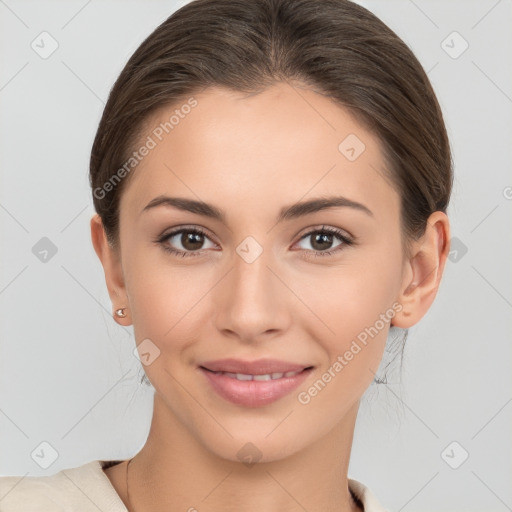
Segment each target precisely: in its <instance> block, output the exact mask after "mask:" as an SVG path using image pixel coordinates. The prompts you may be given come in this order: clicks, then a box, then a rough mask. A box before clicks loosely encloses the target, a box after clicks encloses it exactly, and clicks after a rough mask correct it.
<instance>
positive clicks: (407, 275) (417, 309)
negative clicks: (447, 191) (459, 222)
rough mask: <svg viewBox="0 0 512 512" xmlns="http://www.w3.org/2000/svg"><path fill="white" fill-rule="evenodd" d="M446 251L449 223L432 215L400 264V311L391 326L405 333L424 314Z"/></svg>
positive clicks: (439, 214) (443, 218)
mask: <svg viewBox="0 0 512 512" xmlns="http://www.w3.org/2000/svg"><path fill="white" fill-rule="evenodd" d="M449 251H450V223H449V220H448V217H447V216H446V214H445V213H443V212H441V211H436V212H434V213H432V214H431V215H430V217H429V219H428V221H427V228H426V230H425V233H424V235H423V236H422V237H421V239H420V240H417V241H415V242H414V243H413V248H412V251H411V255H410V256H409V259H408V260H407V261H406V262H405V263H404V265H405V266H404V272H403V276H404V277H403V280H402V285H401V289H400V294H399V296H398V298H397V301H398V302H399V303H400V304H401V305H402V310H401V311H399V312H397V313H396V315H395V316H394V318H393V321H392V325H393V326H396V327H402V328H404V329H407V328H409V327H412V326H413V325H415V324H416V323H417V322H419V320H420V319H421V318H422V317H423V316H424V315H425V314H426V312H427V311H428V309H429V308H430V306H431V304H432V302H433V301H434V299H435V297H436V295H437V290H438V288H439V284H440V282H441V277H442V275H443V271H444V267H445V264H446V259H447V258H448V253H449Z"/></svg>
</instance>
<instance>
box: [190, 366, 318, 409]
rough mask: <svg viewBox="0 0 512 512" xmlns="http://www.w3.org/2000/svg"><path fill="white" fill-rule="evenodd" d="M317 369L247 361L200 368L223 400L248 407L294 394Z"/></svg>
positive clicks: (266, 403)
mask: <svg viewBox="0 0 512 512" xmlns="http://www.w3.org/2000/svg"><path fill="white" fill-rule="evenodd" d="M313 369H314V366H311V365H309V366H307V365H300V364H291V363H287V362H283V361H277V360H270V359H265V360H259V361H253V362H244V361H240V360H233V359H229V360H228V359H224V360H220V361H213V362H208V363H204V364H203V365H201V366H199V370H200V372H201V373H202V374H203V375H204V376H205V377H206V380H207V382H208V383H209V384H210V386H211V388H212V389H213V390H214V391H215V392H216V393H217V394H218V395H219V396H220V397H221V398H223V399H225V400H227V401H229V402H231V403H233V404H236V405H241V406H244V407H258V406H263V405H268V404H271V403H273V402H275V401H277V400H279V399H280V398H283V397H284V396H286V395H288V394H289V393H291V392H292V391H293V390H294V389H295V388H297V387H298V386H299V385H300V384H301V383H302V382H304V380H305V379H306V378H307V377H308V376H309V374H310V373H311V372H312V371H313Z"/></svg>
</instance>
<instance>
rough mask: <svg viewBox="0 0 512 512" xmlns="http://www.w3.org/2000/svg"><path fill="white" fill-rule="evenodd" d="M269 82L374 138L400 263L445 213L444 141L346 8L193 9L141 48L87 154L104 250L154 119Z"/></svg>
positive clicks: (303, 4)
mask: <svg viewBox="0 0 512 512" xmlns="http://www.w3.org/2000/svg"><path fill="white" fill-rule="evenodd" d="M277 82H288V83H299V84H303V85H305V86H306V87H309V88H311V89H312V90H314V91H315V92H317V93H319V94H322V95H325V96H327V97H328V98H330V99H331V100H332V101H333V102H335V103H336V104H338V105H340V106H341V107H344V108H345V109H347V110H348V111H349V112H350V113H351V114H352V115H353V116H354V118H355V119H356V120H357V121H358V122H359V123H361V125H363V126H364V127H365V128H367V129H368V130H370V131H371V133H373V134H375V135H376V136H377V137H378V139H379V141H380V143H381V147H382V152H383V155H384V160H385V164H386V165H385V175H386V177H388V178H389V179H390V182H391V184H393V185H394V186H395V188H396V190H397V191H398V192H399V195H400V198H401V204H400V219H401V233H402V241H403V249H404V252H405V253H408V251H409V247H410V245H409V243H410V242H411V241H412V240H414V239H418V238H419V237H421V236H422V235H423V234H424V232H425V229H426V226H427V219H428V218H429V216H430V214H431V213H433V212H434V211H438V210H439V211H442V212H446V209H447V207H448V202H449V198H450V194H451V189H452V184H453V172H452V157H451V152H450V146H449V140H448V136H447V132H446V128H445V125H444V121H443V116H442V112H441V108H440V106H439V104H438V101H437V99H436V96H435V93H434V91H433V88H432V86H431V84H430V82H429V79H428V77H427V75H426V73H425V71H424V70H423V68H422V66H421V64H420V63H419V61H418V60H417V58H416V57H415V56H414V54H413V53H412V51H411V50H410V49H409V47H408V46H407V45H406V44H405V43H404V42H403V41H402V40H401V39H400V38H399V37H398V36H397V35H396V34H395V33H394V32H393V31H392V30H391V29H390V28H389V27H388V26H387V25H385V24H384V23H383V22H382V21H381V20H380V19H379V18H377V17H376V16H375V15H374V14H372V13H371V12H370V11H368V10H367V9H365V8H364V7H362V6H360V5H358V4H355V3H353V2H351V1H349V0H193V1H192V2H190V3H188V4H186V5H185V6H183V7H182V8H180V9H179V10H177V11H175V12H174V13H173V14H172V15H171V16H170V17H168V18H167V19H166V20H165V21H164V22H163V23H162V24H160V25H159V26H158V27H157V28H156V29H155V30H154V31H153V32H152V33H151V34H150V35H149V36H148V37H147V38H146V39H145V40H144V41H143V42H142V44H141V45H140V46H139V47H138V49H137V50H136V51H135V53H134V54H133V55H132V56H131V57H130V59H129V60H128V62H127V63H126V65H125V67H124V68H123V70H122V71H121V73H120V75H119V77H118V78H117V80H116V82H115V84H114V85H113V87H112V89H111V91H110V95H109V98H108V101H107V103H106V105H105V109H104V111H103V115H102V118H101V120H100V123H99V126H98V130H97V133H96V137H95V139H94V143H93V146H92V151H91V158H90V176H89V177H90V184H91V188H92V190H93V201H94V207H95V209H96V212H97V213H98V214H99V216H100V217H101V220H102V223H103V226H104V229H105V233H106V235H107V238H108V241H109V243H110V245H111V246H112V247H114V248H117V247H118V242H119V201H120V197H121V194H122V191H123V189H124V187H125V186H126V185H127V182H129V179H130V177H131V175H132V174H133V173H134V172H135V171H131V172H129V175H128V176H126V177H124V178H123V179H120V176H124V175H125V174H126V162H127V161H128V160H129V159H130V157H131V156H132V155H133V151H134V148H135V147H136V144H137V141H138V140H139V139H140V138H141V136H142V135H143V134H144V129H146V128H147V126H146V125H147V122H148V120H149V119H150V117H151V116H152V114H154V113H156V111H157V110H160V109H162V108H164V107H169V106H171V105H176V104H179V103H180V102H181V103H186V101H187V98H189V99H190V97H191V96H192V95H194V94H198V93H200V92H203V91H205V90H207V89H208V88H209V87H212V86H220V87H225V88H227V89H230V90H233V91H240V92H246V93H258V92H261V91H263V90H265V89H266V88H268V87H269V86H271V85H273V84H275V83H277ZM146 135H147V134H146ZM340 142H341V141H340ZM123 166H124V169H125V173H120V170H121V169H123ZM116 173H117V174H116ZM106 184H111V186H108V187H107V186H106Z"/></svg>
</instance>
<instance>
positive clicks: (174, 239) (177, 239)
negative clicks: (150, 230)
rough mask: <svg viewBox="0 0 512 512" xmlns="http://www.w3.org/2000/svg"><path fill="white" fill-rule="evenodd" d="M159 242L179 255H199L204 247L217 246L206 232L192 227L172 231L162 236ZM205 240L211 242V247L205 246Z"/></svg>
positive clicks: (169, 250) (167, 249)
mask: <svg viewBox="0 0 512 512" xmlns="http://www.w3.org/2000/svg"><path fill="white" fill-rule="evenodd" d="M157 242H158V243H159V244H161V245H162V247H163V248H164V249H165V250H166V251H168V252H170V253H173V254H177V255H179V256H197V255H198V254H200V252H199V251H201V250H202V249H208V248H212V247H215V244H214V243H213V242H212V241H211V240H210V239H209V237H208V236H207V235H206V234H205V233H203V232H202V231H201V230H199V229H192V228H189V229H184V228H182V229H179V230H175V231H172V232H171V233H168V234H166V235H164V236H163V237H161V238H160V239H159V240H157ZM205 242H210V244H211V245H210V247H208V246H206V247H205V246H204V244H205Z"/></svg>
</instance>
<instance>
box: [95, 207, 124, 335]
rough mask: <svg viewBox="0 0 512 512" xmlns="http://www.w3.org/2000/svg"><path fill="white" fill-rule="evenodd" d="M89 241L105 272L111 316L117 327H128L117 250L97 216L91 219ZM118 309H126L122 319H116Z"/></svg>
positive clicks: (122, 280) (119, 259) (122, 278)
mask: <svg viewBox="0 0 512 512" xmlns="http://www.w3.org/2000/svg"><path fill="white" fill-rule="evenodd" d="M91 239H92V245H93V246H94V250H95V251H96V254H97V255H98V258H99V259H100V261H101V264H102V265H103V270H104V272H105V281H106V283H107V289H108V294H109V296H110V300H111V301H112V307H113V313H112V316H113V318H114V320H115V321H116V322H117V323H118V324H119V325H130V324H131V315H130V309H129V308H128V296H127V294H126V287H125V282H124V277H123V269H122V265H121V257H120V253H119V249H118V248H114V247H112V246H111V245H110V244H109V243H108V240H107V236H106V233H105V229H104V227H103V223H102V221H101V217H100V216H99V215H98V214H95V215H94V216H93V217H92V218H91ZM120 308H126V309H125V311H124V312H125V313H126V316H125V317H124V318H121V317H118V316H117V315H116V314H115V311H116V310H118V309H120Z"/></svg>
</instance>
